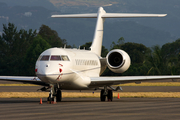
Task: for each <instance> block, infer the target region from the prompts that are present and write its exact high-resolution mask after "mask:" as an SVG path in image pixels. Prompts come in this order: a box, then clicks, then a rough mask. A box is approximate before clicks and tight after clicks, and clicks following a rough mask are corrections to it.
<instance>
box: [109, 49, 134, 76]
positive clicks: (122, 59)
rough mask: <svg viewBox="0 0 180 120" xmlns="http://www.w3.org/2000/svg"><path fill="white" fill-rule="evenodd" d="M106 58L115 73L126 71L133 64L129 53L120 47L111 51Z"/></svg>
mask: <svg viewBox="0 0 180 120" xmlns="http://www.w3.org/2000/svg"><path fill="white" fill-rule="evenodd" d="M106 60H107V66H108V68H109V69H110V70H111V71H113V72H115V73H123V72H125V71H126V70H127V69H128V68H129V66H130V64H131V59H130V57H129V55H128V54H127V53H126V52H125V51H123V50H120V49H115V50H112V51H110V52H109V53H108V54H107V56H106Z"/></svg>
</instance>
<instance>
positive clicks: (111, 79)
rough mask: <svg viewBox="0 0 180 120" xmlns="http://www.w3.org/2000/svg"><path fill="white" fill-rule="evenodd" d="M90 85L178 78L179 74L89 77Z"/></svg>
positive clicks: (179, 77)
mask: <svg viewBox="0 0 180 120" xmlns="http://www.w3.org/2000/svg"><path fill="white" fill-rule="evenodd" d="M90 79H91V84H90V86H104V85H117V84H125V83H133V82H135V83H139V82H143V81H153V80H167V79H172V80H175V79H180V75H176V76H175V75H174V76H122V77H91V78H90Z"/></svg>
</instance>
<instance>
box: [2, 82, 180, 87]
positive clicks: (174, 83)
mask: <svg viewBox="0 0 180 120" xmlns="http://www.w3.org/2000/svg"><path fill="white" fill-rule="evenodd" d="M0 86H38V85H34V84H0ZM118 86H180V82H153V83H152V82H143V83H141V84H136V83H127V84H120V85H118Z"/></svg>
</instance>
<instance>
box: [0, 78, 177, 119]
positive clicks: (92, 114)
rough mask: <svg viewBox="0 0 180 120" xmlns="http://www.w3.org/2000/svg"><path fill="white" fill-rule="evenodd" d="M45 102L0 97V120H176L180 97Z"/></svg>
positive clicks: (163, 89) (132, 89)
mask: <svg viewBox="0 0 180 120" xmlns="http://www.w3.org/2000/svg"><path fill="white" fill-rule="evenodd" d="M0 83H1V84H3V83H4V84H6V83H8V82H2V81H0ZM39 88H41V86H0V92H35V91H36V90H37V89H39ZM122 88H123V91H124V92H180V89H179V87H173V86H172V87H171V86H165V87H164V86H161V87H154V86H149V87H143V86H124V87H122ZM64 92H67V91H64ZM70 92H79V91H70ZM82 92H92V91H91V90H89V91H82ZM46 100H47V98H42V101H43V104H39V102H40V98H0V120H32V119H33V120H35V119H40V120H47V119H48V120H49V119H52V120H57V119H61V120H72V119H73V120H79V119H86V120H92V119H100V120H101V119H103V120H109V119H111V120H120V119H122V120H141V119H142V120H144V119H146V120H153V119H156V120H160V119H163V120H169V119H170V120H179V119H180V112H179V111H180V98H120V99H117V98H113V101H112V102H108V101H106V102H101V101H100V98H63V99H62V102H58V103H56V104H47V101H46Z"/></svg>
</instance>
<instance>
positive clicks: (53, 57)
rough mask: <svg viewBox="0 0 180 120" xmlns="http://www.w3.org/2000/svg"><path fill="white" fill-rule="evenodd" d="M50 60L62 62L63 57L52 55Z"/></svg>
mask: <svg viewBox="0 0 180 120" xmlns="http://www.w3.org/2000/svg"><path fill="white" fill-rule="evenodd" d="M50 60H56V61H60V60H61V57H60V56H59V55H51V59H50Z"/></svg>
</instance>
